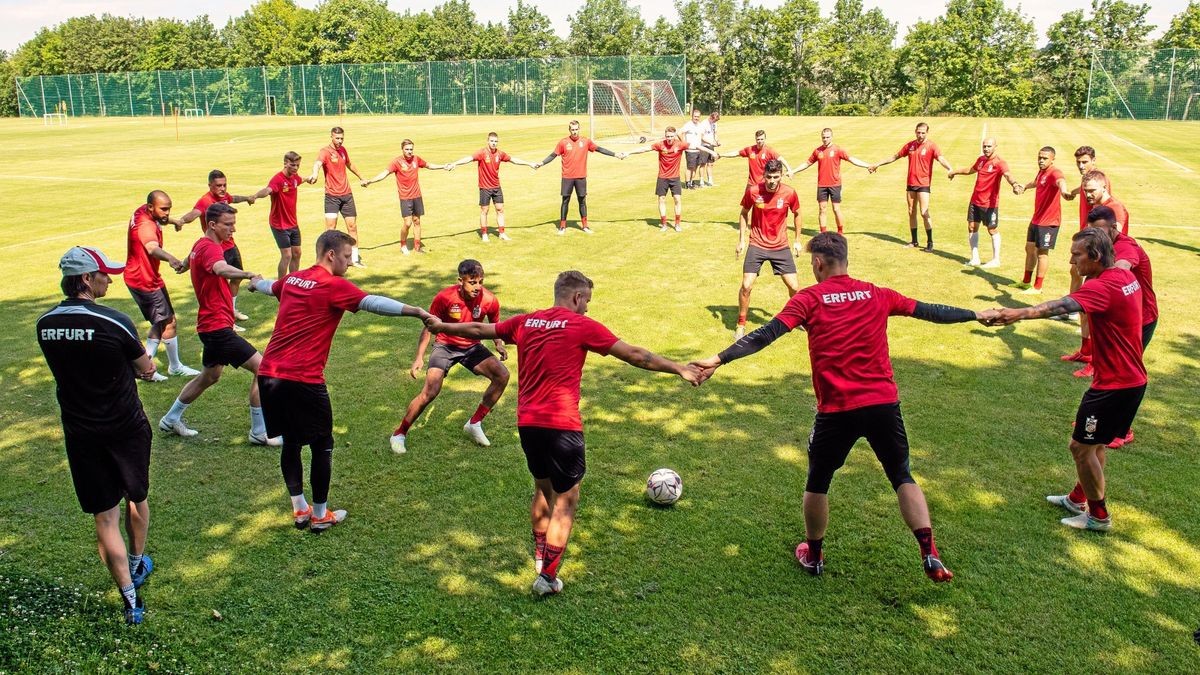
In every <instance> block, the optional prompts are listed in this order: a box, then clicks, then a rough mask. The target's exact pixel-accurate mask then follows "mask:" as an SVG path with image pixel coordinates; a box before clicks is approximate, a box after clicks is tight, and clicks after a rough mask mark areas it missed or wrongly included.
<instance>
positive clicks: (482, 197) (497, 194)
mask: <svg viewBox="0 0 1200 675" xmlns="http://www.w3.org/2000/svg"><path fill="white" fill-rule="evenodd" d="M492 203H495V204H503V203H504V190H503V189H501V188H479V205H480V206H487V205H488V204H492Z"/></svg>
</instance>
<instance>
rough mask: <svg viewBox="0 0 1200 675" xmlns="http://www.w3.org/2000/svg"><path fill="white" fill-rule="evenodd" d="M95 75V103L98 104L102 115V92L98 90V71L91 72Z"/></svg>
mask: <svg viewBox="0 0 1200 675" xmlns="http://www.w3.org/2000/svg"><path fill="white" fill-rule="evenodd" d="M93 75H95V76H96V105H97V106H99V112H100V115H101V116H104V93H103V92H101V91H100V73H93Z"/></svg>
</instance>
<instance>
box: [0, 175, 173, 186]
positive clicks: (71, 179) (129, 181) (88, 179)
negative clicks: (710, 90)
mask: <svg viewBox="0 0 1200 675" xmlns="http://www.w3.org/2000/svg"><path fill="white" fill-rule="evenodd" d="M0 180H48V181H56V182H61V183H121V184H123V185H145V184H146V183H147V182H149V181H147V180H145V179H141V180H139V179H134V178H98V177H95V176H23V175H15V174H0ZM160 185H173V186H174V185H177V186H181V187H183V186H188V185H192V184H191V183H182V182H178V183H160Z"/></svg>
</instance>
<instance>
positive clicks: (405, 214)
mask: <svg viewBox="0 0 1200 675" xmlns="http://www.w3.org/2000/svg"><path fill="white" fill-rule="evenodd" d="M423 215H425V200H424V199H422V198H420V197H417V198H416V199H401V200H400V217H401V218H409V217H411V216H417V217H420V216H423Z"/></svg>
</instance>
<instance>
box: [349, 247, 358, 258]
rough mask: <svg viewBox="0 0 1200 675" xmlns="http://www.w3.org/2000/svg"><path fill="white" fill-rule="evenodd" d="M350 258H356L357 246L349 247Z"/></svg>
mask: <svg viewBox="0 0 1200 675" xmlns="http://www.w3.org/2000/svg"><path fill="white" fill-rule="evenodd" d="M350 259H351V260H358V247H357V246H351V247H350Z"/></svg>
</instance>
